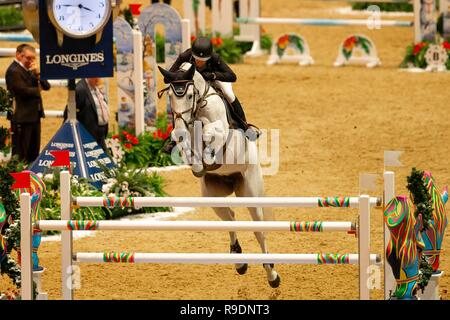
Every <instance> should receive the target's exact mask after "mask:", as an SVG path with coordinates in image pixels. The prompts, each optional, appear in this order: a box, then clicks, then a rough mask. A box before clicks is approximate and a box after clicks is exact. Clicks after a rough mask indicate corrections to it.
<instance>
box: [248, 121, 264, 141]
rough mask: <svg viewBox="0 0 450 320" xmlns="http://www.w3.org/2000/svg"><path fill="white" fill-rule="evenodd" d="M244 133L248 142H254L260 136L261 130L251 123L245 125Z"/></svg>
mask: <svg viewBox="0 0 450 320" xmlns="http://www.w3.org/2000/svg"><path fill="white" fill-rule="evenodd" d="M246 133H247V137H248V139H249V140H250V141H256V140H258V138H259V137H260V136H261V135H262V132H261V130H260V129H259V128H258V127H257V126H255V125H253V124H251V123H247V130H246ZM250 134H251V136H250Z"/></svg>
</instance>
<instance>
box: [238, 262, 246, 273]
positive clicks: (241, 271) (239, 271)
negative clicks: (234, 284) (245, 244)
mask: <svg viewBox="0 0 450 320" xmlns="http://www.w3.org/2000/svg"><path fill="white" fill-rule="evenodd" d="M247 269H248V264H246V263H244V264H243V265H242V267H240V268H236V271H237V273H239V274H240V275H243V274H245V273H246V272H247Z"/></svg>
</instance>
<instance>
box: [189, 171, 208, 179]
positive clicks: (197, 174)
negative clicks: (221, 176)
mask: <svg viewBox="0 0 450 320" xmlns="http://www.w3.org/2000/svg"><path fill="white" fill-rule="evenodd" d="M205 173H206V171H205V170H202V171H199V172H197V171H195V170H192V174H193V175H194V177H196V178H202V177H203V176H204V175H205Z"/></svg>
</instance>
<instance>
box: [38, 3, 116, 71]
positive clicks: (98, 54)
mask: <svg viewBox="0 0 450 320" xmlns="http://www.w3.org/2000/svg"><path fill="white" fill-rule="evenodd" d="M112 19H113V18H112V15H111V17H110V19H109V21H108V23H107V24H106V26H105V28H104V29H103V34H102V38H101V40H100V41H99V42H98V43H97V44H95V35H94V36H92V37H90V38H86V39H74V38H70V37H68V36H66V35H65V36H64V41H63V44H62V46H61V47H59V46H58V43H57V36H56V29H55V27H54V26H53V24H52V23H51V22H50V19H49V17H48V13H47V5H46V1H45V0H40V2H39V38H40V39H39V45H40V64H41V78H42V79H76V78H94V77H101V78H106V77H113V73H114V62H113V23H112Z"/></svg>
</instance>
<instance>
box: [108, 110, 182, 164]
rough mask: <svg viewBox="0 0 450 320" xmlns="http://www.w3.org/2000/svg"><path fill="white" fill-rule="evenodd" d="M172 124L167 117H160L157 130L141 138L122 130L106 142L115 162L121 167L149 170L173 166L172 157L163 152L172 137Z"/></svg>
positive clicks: (145, 133) (144, 134)
mask: <svg viewBox="0 0 450 320" xmlns="http://www.w3.org/2000/svg"><path fill="white" fill-rule="evenodd" d="M171 132H172V124H170V123H168V120H167V115H165V114H164V115H160V116H158V118H157V120H156V130H155V131H153V132H144V133H142V134H140V135H139V136H137V137H136V136H134V135H133V134H132V133H130V132H128V131H126V130H122V131H121V132H119V133H118V134H115V135H112V136H111V138H109V139H107V140H106V145H107V147H108V148H109V149H110V150H111V154H112V157H113V161H114V162H115V163H116V164H117V165H118V166H120V167H122V166H126V167H127V168H148V167H163V166H170V165H173V164H174V163H173V161H172V159H171V157H170V155H168V154H165V153H164V152H162V148H163V146H164V143H165V142H166V139H167V138H169V137H170V134H171Z"/></svg>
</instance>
